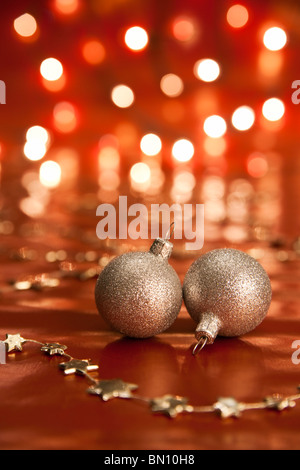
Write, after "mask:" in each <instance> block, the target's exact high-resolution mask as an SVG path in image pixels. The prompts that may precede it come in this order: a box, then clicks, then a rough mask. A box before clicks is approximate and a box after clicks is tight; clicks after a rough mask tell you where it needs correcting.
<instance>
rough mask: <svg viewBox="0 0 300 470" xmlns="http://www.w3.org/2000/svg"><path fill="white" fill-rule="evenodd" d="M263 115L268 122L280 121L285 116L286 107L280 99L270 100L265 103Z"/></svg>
mask: <svg viewBox="0 0 300 470" xmlns="http://www.w3.org/2000/svg"><path fill="white" fill-rule="evenodd" d="M262 113H263V116H264V117H265V118H266V119H267V120H268V121H279V120H280V119H281V118H282V117H283V116H284V113H285V105H284V103H283V101H281V100H280V99H279V98H270V99H269V100H267V101H265V102H264V104H263V108H262Z"/></svg>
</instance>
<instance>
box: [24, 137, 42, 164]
mask: <svg viewBox="0 0 300 470" xmlns="http://www.w3.org/2000/svg"><path fill="white" fill-rule="evenodd" d="M23 150H24V155H25V157H26V158H28V160H31V161H33V162H36V161H38V160H41V159H42V158H43V157H44V156H45V155H46V152H47V147H46V145H45V143H44V142H43V141H41V140H28V141H27V142H26V143H25V145H24V149H23Z"/></svg>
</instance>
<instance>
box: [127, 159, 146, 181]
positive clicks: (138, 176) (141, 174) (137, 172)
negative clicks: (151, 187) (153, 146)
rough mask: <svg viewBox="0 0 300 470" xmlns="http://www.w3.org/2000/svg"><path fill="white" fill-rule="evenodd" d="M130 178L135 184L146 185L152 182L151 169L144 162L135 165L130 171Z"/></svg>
mask: <svg viewBox="0 0 300 470" xmlns="http://www.w3.org/2000/svg"><path fill="white" fill-rule="evenodd" d="M130 177H131V180H132V181H133V182H134V183H138V184H146V183H148V182H149V181H150V178H151V170H150V167H149V166H148V165H147V164H146V163H143V162H139V163H135V164H134V165H133V166H132V167H131V170H130Z"/></svg>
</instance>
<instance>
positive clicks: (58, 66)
mask: <svg viewBox="0 0 300 470" xmlns="http://www.w3.org/2000/svg"><path fill="white" fill-rule="evenodd" d="M63 71H64V70H63V66H62V63H61V62H60V61H59V60H57V59H54V58H53V57H50V58H49V59H45V60H43V62H42V63H41V67H40V72H41V75H42V77H43V78H44V79H45V80H49V81H50V82H52V81H56V80H59V79H60V77H61V76H62V74H63Z"/></svg>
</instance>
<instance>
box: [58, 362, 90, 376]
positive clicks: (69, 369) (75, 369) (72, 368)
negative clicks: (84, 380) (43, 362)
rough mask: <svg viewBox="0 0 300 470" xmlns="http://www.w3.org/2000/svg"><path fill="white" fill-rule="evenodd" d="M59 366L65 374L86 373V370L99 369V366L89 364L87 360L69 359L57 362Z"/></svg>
mask: <svg viewBox="0 0 300 470" xmlns="http://www.w3.org/2000/svg"><path fill="white" fill-rule="evenodd" d="M59 368H60V369H63V371H64V374H65V375H71V374H79V375H86V374H87V372H91V371H93V370H97V369H99V366H97V365H94V364H90V361H89V360H85V359H84V360H79V359H71V360H70V361H68V362H62V363H61V364H59Z"/></svg>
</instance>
